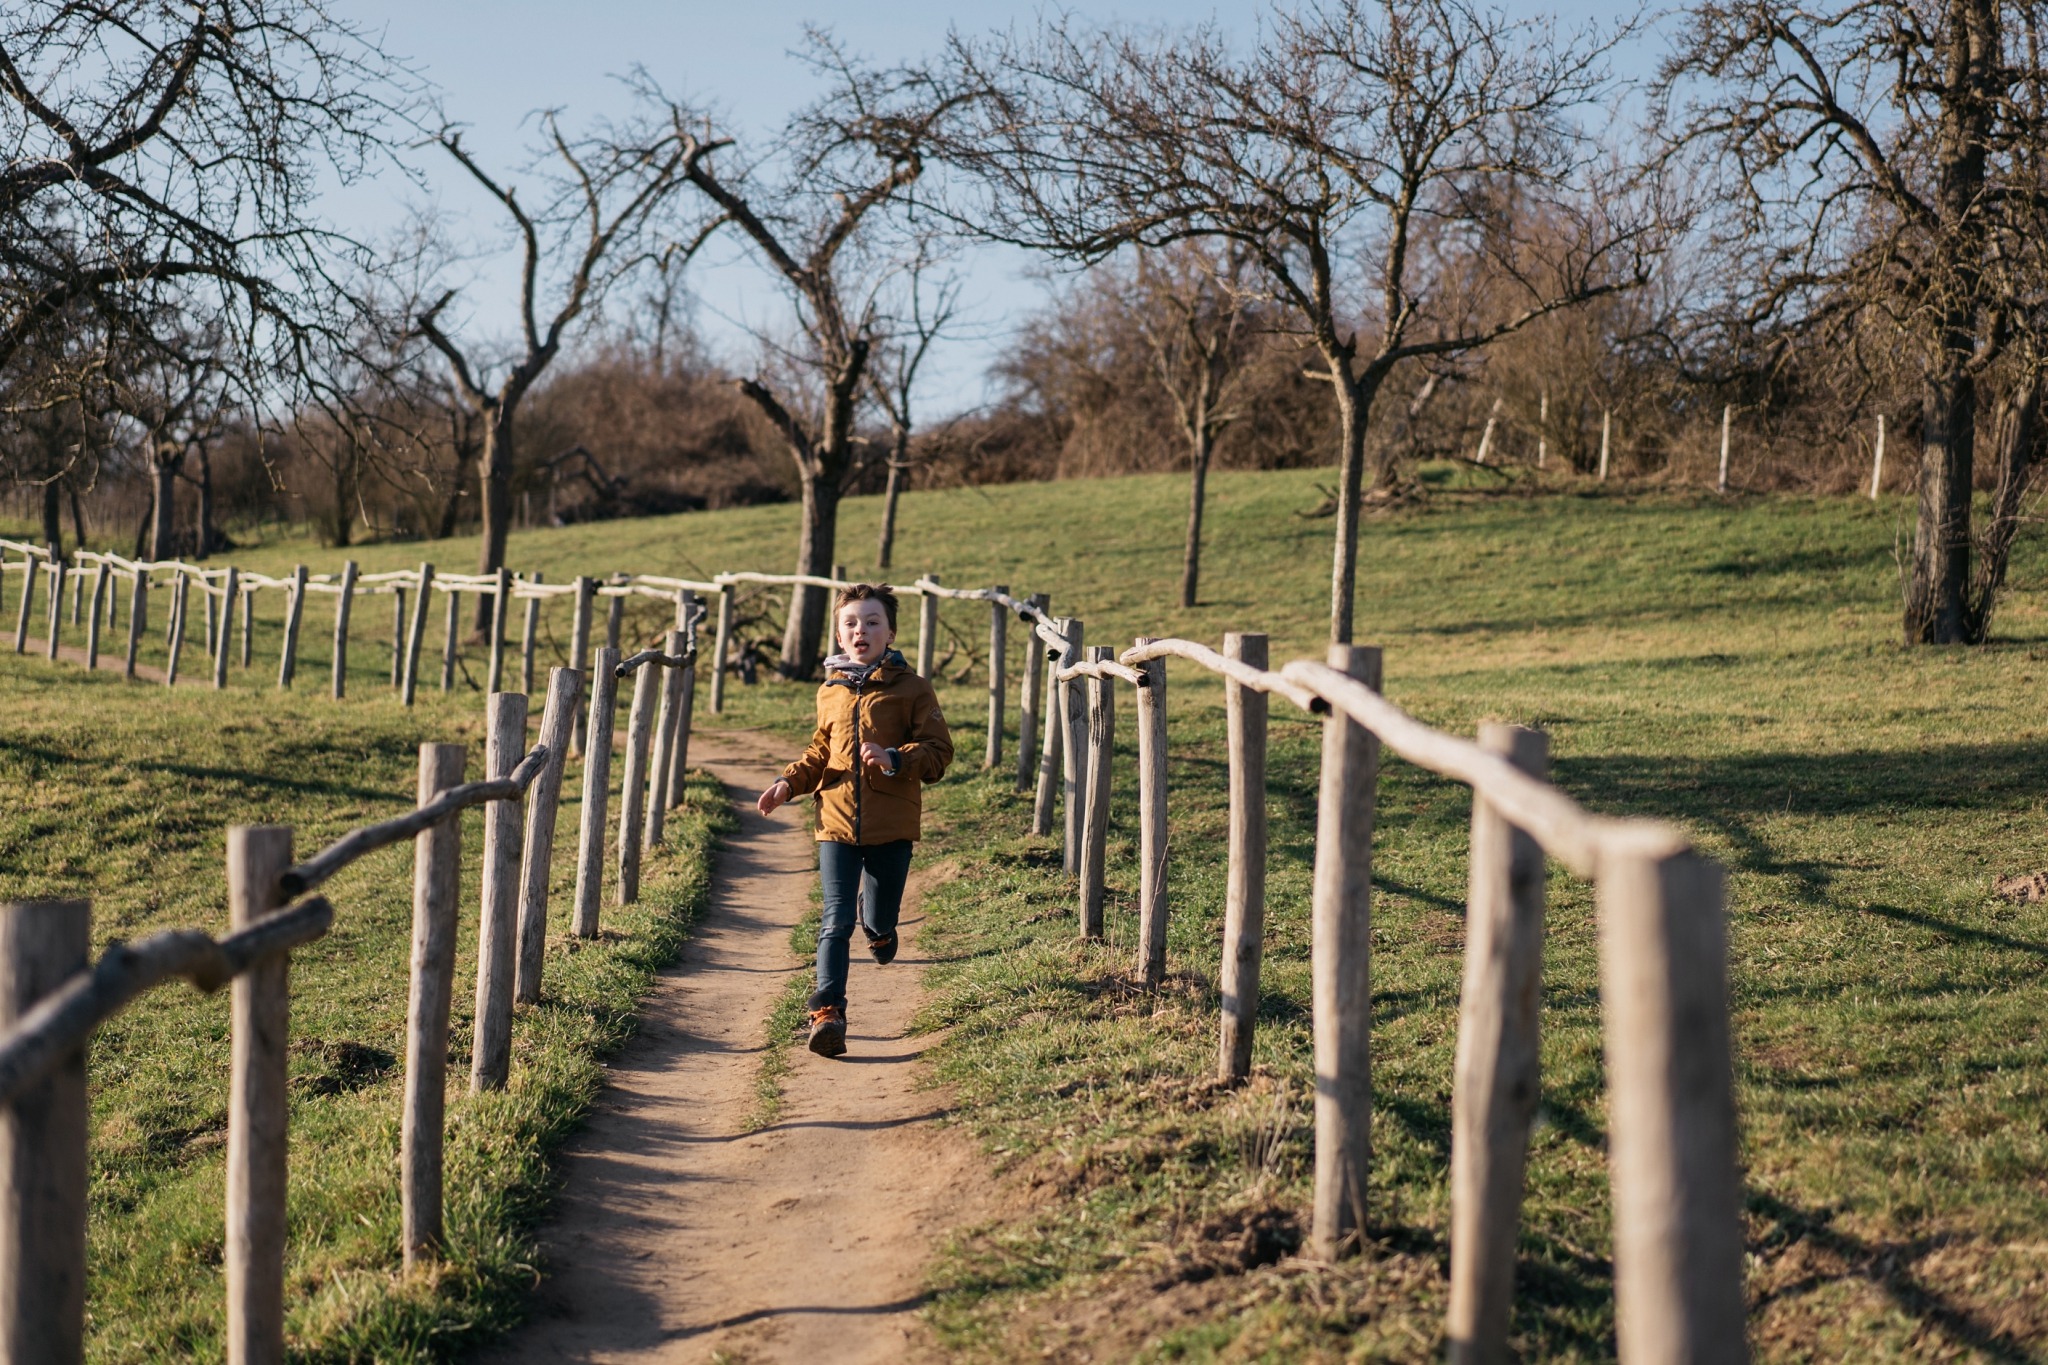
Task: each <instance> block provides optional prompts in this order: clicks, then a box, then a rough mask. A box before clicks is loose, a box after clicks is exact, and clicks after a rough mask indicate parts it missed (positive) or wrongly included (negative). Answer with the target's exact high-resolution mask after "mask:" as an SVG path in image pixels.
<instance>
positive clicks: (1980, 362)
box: [1659, 0, 2048, 644]
mask: <svg viewBox="0 0 2048 1365" xmlns="http://www.w3.org/2000/svg"><path fill="white" fill-rule="evenodd" d="M2044 18H2048V6H2043V5H2040V4H2033V3H2004V2H2002V0H1955V2H1954V3H1945V4H1941V5H1933V6H1930V5H1925V4H1920V3H1916V2H1915V0H1871V2H1870V3H1864V4H1858V5H1850V6H1841V7H1827V8H1821V9H1815V8H1813V7H1810V6H1805V5H1797V4H1791V3H1785V2H1784V0H1747V2H1746V3H1742V4H1724V3H1705V4H1697V5H1694V6H1693V7H1692V8H1691V9H1690V11H1689V16H1688V23H1687V27H1686V30H1685V32H1684V34H1683V37H1682V40H1681V42H1680V43H1679V46H1678V50H1677V52H1676V53H1675V55H1674V56H1673V57H1672V58H1671V59H1670V61H1669V62H1668V63H1667V65H1666V67H1665V70H1664V72H1663V73H1662V77H1661V83H1660V92H1659V93H1660V95H1661V96H1662V98H1663V100H1664V101H1665V103H1666V105H1667V107H1668V109H1669V120H1670V121H1669V134H1670V136H1671V139H1672V142H1673V144H1674V146H1675V147H1677V148H1681V149H1696V150H1702V151H1704V152H1706V153H1707V154H1708V155H1709V157H1710V164H1711V165H1712V167H1713V168H1714V169H1715V170H1716V171H1718V172H1719V173H1720V179H1719V181H1718V182H1717V183H1716V184H1714V186H1713V190H1714V191H1715V192H1714V193H1712V194H1710V195H1709V196H1707V198H1708V202H1710V203H1713V204H1717V205H1719V206H1721V211H1720V212H1719V214H1718V215H1717V217H1716V218H1715V220H1714V221H1713V225H1712V226H1713V229H1714V234H1715V238H1716V240H1717V243H1718V245H1720V246H1721V247H1722V248H1723V249H1724V251H1725V252H1726V253H1727V257H1728V259H1731V260H1733V261H1734V262H1736V263H1737V264H1738V266H1739V267H1740V274H1739V275H1738V277H1737V278H1738V281H1739V283H1738V287H1737V288H1736V289H1735V290H1733V291H1732V292H1733V294H1734V295H1735V300H1736V302H1737V303H1738V304H1740V305H1742V306H1744V307H1745V308H1746V312H1747V319H1746V320H1747V321H1750V322H1751V323H1760V322H1762V321H1765V320H1772V319H1775V320H1779V321H1781V322H1784V323H1788V324H1792V325H1796V326H1799V327H1803V328H1806V329H1809V330H1810V329H1815V328H1818V329H1822V330H1832V331H1833V332H1834V334H1835V335H1836V336H1838V337H1841V338H1845V339H1847V340H1849V341H1851V342H1856V341H1862V342H1866V343H1869V342H1874V343H1875V344H1876V345H1877V346H1879V347H1885V348H1896V347H1898V346H1899V344H1900V342H1901V341H1904V342H1906V343H1907V344H1908V345H1911V346H1913V347H1915V348H1917V351H1918V356H1917V357H1916V359H1917V360H1918V362H1919V363H1918V368H1919V371H1920V380H1919V385H1918V387H1919V395H1920V403H1919V406H1920V469H1919V511H1918V518H1917V522H1916V525H1915V528H1914V535H1913V547H1912V559H1911V562H1910V563H1909V564H1908V565H1907V566H1906V572H1905V582H1904V585H1903V586H1904V629H1905V638H1906V640H1907V642H1908V643H1926V644H1945V643H1955V642H1963V641H1978V640H1982V639H1983V638H1984V634H1985V631H1986V630H1987V628H1988V625H1989V621H1990V617H1991V612H1992V608H1993V606H1994V604H1995V599H1996V596H1997V592H1998V589H1999V587H2000V586H2001V585H2002V583H2003V581H2004V576H2005V556H2006V554H2007V552H2008V550H2009V548H2010V545H2011V536H2012V528H2013V526H2014V525H2015V524H2016V523H2014V522H2012V521H2011V520H2010V519H2008V518H2007V517H2006V515H2005V513H2004V512H2002V511H1995V512H1994V514H1993V520H1992V523H1991V528H1990V530H1989V533H1988V534H1987V536H1986V537H1985V538H1984V540H1983V541H1982V543H1981V544H1975V545H1973V536H1972V528H1971V520H1972V517H1971V506H1970V502H1971V489H1972V485H1973V479H1974V463H1975V446H1976V440H1977V427H1978V423H1979V420H1980V412H1979V409H1980V407H1981V406H1983V404H1982V402H1981V398H1982V396H1983V395H1982V392H1981V391H1982V390H1983V389H1984V388H1985V386H1986V384H1987V383H1992V382H2002V383H2003V384H2004V386H2005V387H2006V388H2007V390H2008V395H2009V400H2010V401H2009V402H2008V404H2007V408H2006V412H2005V414H2004V415H2003V416H2002V417H2001V418H2000V419H1999V428H1998V429H1999V431H2000V432H2001V433H2002V437H2001V446H2002V449H2001V457H2000V461H1999V467H2000V472H2001V479H2002V480H2003V479H2004V478H2007V477H2010V478H2011V479H2013V480H2015V481H2016V482H2015V484H2014V485H2013V486H2012V487H2010V488H2008V487H2006V486H2005V485H2004V484H2003V482H2002V483H2001V488H2000V491H1999V492H1998V493H1996V494H1995V495H1994V499H1993V501H1994V504H1995V505H1996V506H1997V507H1998V508H2011V509H2013V510H2014V512H2015V513H2016V510H2017V507H2018V505H2019V502H2020V500H2021V498H2022V497H2023V495H2024V492H2025V489H2026V486H2027V481H2028V479H2029V478H2030V476H2031V471H2032V469H2033V444H2034V442H2033V440H2032V438H2031V433H2032V431H2033V427H2034V421H2035V419H2034V416H2033V412H2034V407H2035V404H2036V402H2037V401H2038V394H2039V377H2038V374H2039V371H2038V362H2037V361H2036V360H2034V359H2033V358H2032V356H2031V354H2030V353H2029V354H2025V355H2022V356H2019V357H2013V356H2011V355H2009V352H2011V351H2012V350H2013V348H2014V343H2015V341H2016V340H2018V339H2020V338H2024V337H2031V335H2032V327H2033V324H2034V323H2035V321H2036V319H2037V317H2038V312H2037V307H2038V300H2039V299H2040V297H2041V296H2042V292H2043V261H2042V257H2041V245H2040V244H2041V243H2042V242H2043V241H2044V239H2048V179H2044V177H2043V175H2042V173H2041V156H2042V151H2043V147H2044V145H2048V70H2044V67H2043V63H2042V55H2041V51H2040V38H2041V29H2042V25H2043V21H2044ZM2001 375H2002V376H2003V378H2002V380H2001ZM2012 402H2017V403H2018V407H2016V408H2015V407H2013V406H2011V403H2012ZM2022 436H2023V437H2025V438H2026V439H2022V440H2019V443H2018V444H2017V445H2014V444H2012V440H2013V439H2016V438H2019V437H2022ZM1973 549H1975V550H1977V551H1981V554H1982V556H1983V559H1982V564H1981V572H1979V573H1978V574H1977V575H1976V576H1975V577H1974V578H1973V575H1972V571H1971V559H1972V554H1973Z"/></svg>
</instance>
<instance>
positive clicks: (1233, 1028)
mask: <svg viewBox="0 0 2048 1365" xmlns="http://www.w3.org/2000/svg"><path fill="white" fill-rule="evenodd" d="M1223 656H1224V657H1225V658H1227V659H1235V660H1236V661H1237V662H1239V663H1241V664H1246V665H1248V666H1250V667H1252V668H1258V669H1263V668H1265V667H1266V637H1265V636H1264V635H1262V634H1256V633H1252V632H1240V631H1231V632H1229V633H1228V634H1226V635H1224V637H1223ZM1223 697H1224V706H1225V708H1226V710H1227V713H1228V722H1227V724H1228V732H1229V745H1230V774H1229V779H1228V780H1229V783H1230V864H1229V871H1228V873H1227V874H1226V875H1227V880H1226V882H1225V889H1224V902H1223V962H1222V973H1221V981H1220V983H1219V984H1220V986H1221V988H1222V993H1223V1018H1222V1023H1221V1030H1220V1033H1219V1035H1218V1038H1217V1044H1216V1074H1217V1075H1218V1076H1220V1077H1221V1078H1222V1079H1224V1080H1226V1081H1241V1080H1243V1079H1244V1078H1245V1077H1247V1076H1249V1075H1251V1074H1252V1035H1253V1033H1254V1031H1255V1029H1256V1027H1257V1023H1258V1017H1259V973H1260V968H1261V966H1262V965H1263V963H1264V962H1265V956H1266V714H1267V710H1266V694H1265V693H1263V692H1260V691H1258V690H1256V689H1255V688H1250V687H1246V686H1245V685H1244V684H1242V683H1239V682H1236V681H1234V680H1230V679H1226V680H1225V681H1224V684H1223Z"/></svg>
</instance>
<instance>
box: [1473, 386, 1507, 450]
mask: <svg viewBox="0 0 2048 1365" xmlns="http://www.w3.org/2000/svg"><path fill="white" fill-rule="evenodd" d="M1499 421H1500V399H1498V398H1496V399H1494V400H1493V406H1492V407H1491V408H1489V409H1487V413H1486V427H1485V429H1484V430H1483V431H1481V432H1480V433H1479V453H1478V454H1477V455H1476V456H1474V457H1473V459H1472V462H1473V463H1474V464H1485V463H1486V457H1487V454H1488V453H1489V452H1490V451H1492V449H1493V428H1494V425H1495V424H1496V423H1497V422H1499Z"/></svg>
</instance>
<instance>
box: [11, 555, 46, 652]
mask: <svg viewBox="0 0 2048 1365" xmlns="http://www.w3.org/2000/svg"><path fill="white" fill-rule="evenodd" d="M41 563H42V561H41V560H39V559H37V558H36V557H35V556H34V555H32V554H24V555H22V557H21V609H20V611H18V612H17V613H16V614H15V617H14V652H15V653H16V654H25V653H27V652H28V623H29V621H30V619H31V616H30V613H31V612H33V611H34V610H35V600H36V569H37V568H38V566H40V564H41Z"/></svg>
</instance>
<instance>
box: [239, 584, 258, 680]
mask: <svg viewBox="0 0 2048 1365" xmlns="http://www.w3.org/2000/svg"><path fill="white" fill-rule="evenodd" d="M255 617H256V589H254V588H244V589H243V590H242V667H244V668H247V667H248V666H249V659H250V653H249V650H250V638H251V637H252V636H253V635H254V634H255V625H256V621H255Z"/></svg>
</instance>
